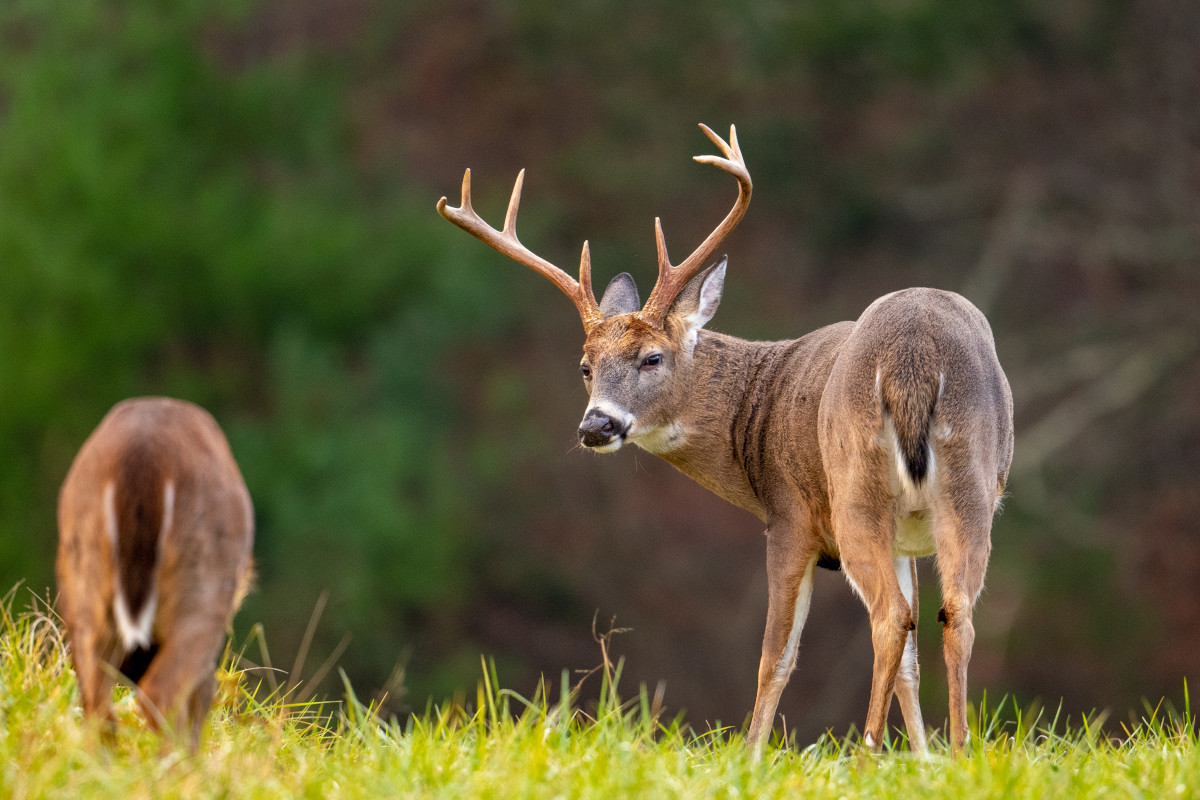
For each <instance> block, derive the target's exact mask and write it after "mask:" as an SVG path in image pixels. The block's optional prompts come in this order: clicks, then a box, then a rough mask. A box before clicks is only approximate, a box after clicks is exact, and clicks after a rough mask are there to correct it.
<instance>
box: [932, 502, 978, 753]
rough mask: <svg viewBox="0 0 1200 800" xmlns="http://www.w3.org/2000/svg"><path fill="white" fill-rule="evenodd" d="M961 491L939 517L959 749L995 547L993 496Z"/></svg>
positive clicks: (941, 616) (953, 735)
mask: <svg viewBox="0 0 1200 800" xmlns="http://www.w3.org/2000/svg"><path fill="white" fill-rule="evenodd" d="M979 494H980V497H979V498H978V499H977V500H969V501H964V500H963V499H962V495H961V494H960V495H959V496H958V497H957V498H956V500H957V502H954V503H947V504H945V507H944V509H943V510H942V512H941V513H940V514H938V515H937V516H936V517H935V520H934V536H935V538H936V540H937V565H938V572H939V573H940V574H941V578H942V607H941V610H940V611H939V612H938V620H939V621H940V622H941V623H942V650H943V652H944V654H945V658H946V680H947V683H948V684H949V689H950V703H949V707H950V708H949V711H950V746H951V750H952V751H953V752H954V753H955V754H958V753H960V752H962V749H963V746H964V745H965V744H966V743H967V738H968V729H967V665H968V664H969V663H970V661H971V649H972V647H973V646H974V643H975V626H974V624H973V623H972V621H971V615H972V612H973V611H974V608H975V601H976V599H978V597H979V593H980V592H981V591H982V590H983V579H984V573H985V572H986V571H987V562H988V556H989V555H990V553H991V527H992V501H991V500H990V499H989V498H986V497H984V496H983V493H982V492H980V493H979Z"/></svg>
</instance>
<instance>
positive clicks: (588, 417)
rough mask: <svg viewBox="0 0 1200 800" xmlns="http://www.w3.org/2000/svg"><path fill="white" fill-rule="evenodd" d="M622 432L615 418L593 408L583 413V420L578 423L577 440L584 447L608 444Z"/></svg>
mask: <svg viewBox="0 0 1200 800" xmlns="http://www.w3.org/2000/svg"><path fill="white" fill-rule="evenodd" d="M622 433H624V431H622V430H621V429H620V425H619V424H618V423H617V421H616V420H614V419H613V418H612V417H610V416H608V415H607V414H605V413H604V412H603V411H600V410H598V409H595V408H593V409H592V410H591V411H589V412H587V413H586V414H584V415H583V422H581V423H579V441H581V442H583V445H584V447H599V446H600V445H605V444H608V443H609V442H611V441H612V440H613V439H614V438H615V437H617V436H619V435H621V434H622Z"/></svg>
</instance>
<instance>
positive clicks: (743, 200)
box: [642, 123, 754, 325]
mask: <svg viewBox="0 0 1200 800" xmlns="http://www.w3.org/2000/svg"><path fill="white" fill-rule="evenodd" d="M700 129H701V130H703V131H704V134H705V135H706V136H707V137H708V138H709V139H711V140H712V142H713V144H715V145H716V146H717V147H718V148H720V150H721V153H722V154H723V155H724V158H722V157H721V156H714V155H703V156H695V159H694V160H696V161H699V162H700V163H701V164H712V165H713V166H715V167H717V168H718V169H720V170H722V171H724V172H728V173H729V174H730V175H732V176H734V177H735V178H737V180H738V197H737V201H736V202H735V203H734V205H733V208H732V209H730V211H729V213H728V214H727V215H726V216H725V219H724V220H722V221H721V224H720V225H718V226H717V227H716V229H715V230H714V231H713V232H712V233H710V234H709V235H708V238H706V239H705V240H704V241H703V242H701V244H700V246H699V247H698V248H696V250H695V252H693V253H692V254H691V255H690V256H688V257H687V258H685V259H684V260H683V261H682V262H681V263H680V264H678V265H672V264H671V260H670V258H669V257H668V256H667V242H666V239H665V238H664V237H663V232H662V223H661V221H660V220H659V219H658V218H657V217H656V218H655V220H654V239H655V244H656V246H657V249H658V281H657V282H656V283H655V284H654V290H653V291H651V292H650V297H649V299H647V300H646V305H645V307H644V308H642V315H643V316H645V317H646V318H647V319H648V320H649V321H651V322H653V323H654V324H656V325H661V324H662V322H663V320H664V319H665V318H666V315H667V311H669V310H670V308H671V303H673V302H675V298H676V297H678V296H679V293H680V292H681V291H683V287H684V286H686V285H687V282H688V281H690V280H691V279H692V278H694V277H696V274H697V273H699V272H700V270H701V269H703V268H704V265H705V262H706V261H707V260H708V259H709V258H710V257H711V256H712V254H713V252H714V251H715V250H716V249H717V247H718V246H719V245H720V244H721V242H722V241H724V240H725V238H726V237H727V236H729V234H730V233H731V232H732V231H733V229H734V228H735V227H737V224H738V223H739V222H740V221H741V219H742V217H743V216H744V215H745V214H746V209H747V208H748V207H749V205H750V193H751V191H752V190H753V188H754V186H753V183H752V182H751V180H750V171H749V170H748V169H746V161H745V159H744V158H743V157H742V149H741V147H740V146H739V145H738V140H737V128H736V127H735V126H733V125H730V126H729V142H726V141H725V140H724V139H722V138H721V137H720V136H718V135H717V134H716V133H714V132H713V131H712V129H711V128H709V127H708V126H707V125H705V124H703V123H701V124H700Z"/></svg>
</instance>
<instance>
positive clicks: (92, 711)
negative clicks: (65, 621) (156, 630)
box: [71, 628, 116, 726]
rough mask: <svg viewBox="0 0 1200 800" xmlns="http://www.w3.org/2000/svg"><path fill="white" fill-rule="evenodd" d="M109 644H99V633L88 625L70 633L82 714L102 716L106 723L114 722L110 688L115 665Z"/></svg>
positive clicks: (95, 716)
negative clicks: (75, 632)
mask: <svg viewBox="0 0 1200 800" xmlns="http://www.w3.org/2000/svg"><path fill="white" fill-rule="evenodd" d="M113 650H114V648H113V647H112V645H111V644H109V645H107V646H103V647H102V646H100V637H99V636H98V635H97V634H96V632H95V631H94V630H93V629H91V628H87V629H83V630H81V631H80V632H79V635H78V636H72V637H71V658H72V659H73V660H74V662H75V674H76V675H77V676H78V678H79V699H80V703H81V704H82V706H83V713H84V715H85V716H88V717H91V718H94V719H101V720H103V721H104V722H105V723H106V724H107V725H109V726H111V725H113V724H114V723H115V719H114V717H113V710H112V688H113V680H114V675H115V673H116V665H115V664H113V663H112V655H111V654H112V652H113Z"/></svg>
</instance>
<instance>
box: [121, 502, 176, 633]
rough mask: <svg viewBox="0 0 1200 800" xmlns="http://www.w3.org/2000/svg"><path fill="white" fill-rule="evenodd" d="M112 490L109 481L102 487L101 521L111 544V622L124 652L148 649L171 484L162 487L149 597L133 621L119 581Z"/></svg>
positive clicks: (169, 519)
mask: <svg viewBox="0 0 1200 800" xmlns="http://www.w3.org/2000/svg"><path fill="white" fill-rule="evenodd" d="M115 492H116V489H115V486H114V485H113V483H112V482H111V481H110V482H109V483H108V485H107V486H105V487H104V518H105V525H106V527H107V528H108V534H109V537H110V538H111V540H112V544H113V567H114V569H113V575H114V576H115V581H114V583H115V585H114V587H113V620H114V621H115V622H116V625H117V635H118V636H119V637H120V639H121V644H122V645H123V646H124V648H125V651H126V652H129V651H131V650H136V649H138V648H148V647H149V646H150V635H151V633H153V631H154V615H155V613H156V612H157V611H158V557H159V555H160V554H161V553H162V546H163V540H164V539H165V538H166V536H167V533H168V532H169V531H170V530H171V525H172V523H173V522H174V518H175V483H174V481H167V482H166V483H165V484H164V485H163V515H162V526H161V527H160V528H159V532H158V547H157V552H156V553H155V565H154V573H155V574H154V575H153V576H152V577H151V579H150V594H149V596H148V597H147V598H146V602H145V603H144V604H143V605H142V608H141V610H140V611H139V612H138V614H137V616H136V617H135V616H134V615H133V614H132V613H130V611H129V601H128V600H127V599H126V598H125V589H124V584H123V583H122V581H121V562H120V560H119V559H118V556H117V537H118V533H119V532H118V531H117V511H116V504H115V502H114V500H115Z"/></svg>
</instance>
